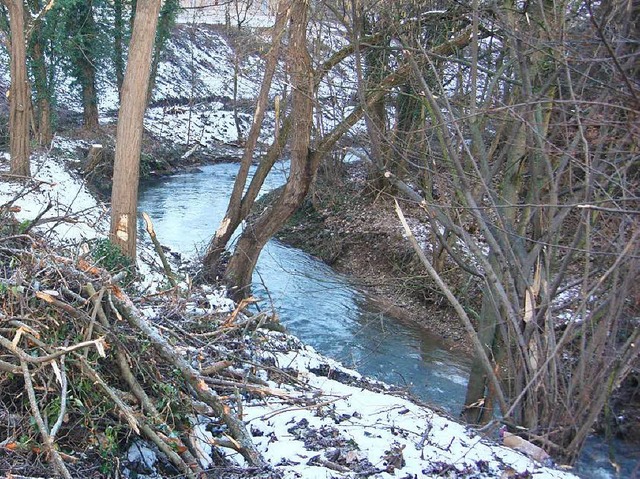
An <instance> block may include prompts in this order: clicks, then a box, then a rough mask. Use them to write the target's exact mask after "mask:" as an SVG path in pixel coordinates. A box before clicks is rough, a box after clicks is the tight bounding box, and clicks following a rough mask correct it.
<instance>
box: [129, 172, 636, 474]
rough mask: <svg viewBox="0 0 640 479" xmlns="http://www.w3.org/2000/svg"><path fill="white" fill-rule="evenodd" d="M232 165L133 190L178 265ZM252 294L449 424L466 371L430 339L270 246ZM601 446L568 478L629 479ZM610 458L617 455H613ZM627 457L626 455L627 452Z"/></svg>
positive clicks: (302, 256)
mask: <svg viewBox="0 0 640 479" xmlns="http://www.w3.org/2000/svg"><path fill="white" fill-rule="evenodd" d="M237 171H238V164H235V163H220V164H216V165H210V166H204V167H202V171H200V172H193V173H185V174H181V175H177V176H173V177H169V178H164V179H161V180H158V181H155V182H153V183H149V184H147V185H144V186H143V188H141V192H140V198H139V210H140V211H145V212H147V213H148V214H149V215H150V216H151V219H152V220H153V222H154V226H155V229H156V232H157V235H158V238H159V240H160V242H161V243H162V244H164V245H167V246H169V247H170V248H171V249H173V250H174V251H178V252H180V253H182V254H183V255H187V256H188V255H195V254H197V253H198V251H202V250H203V249H204V248H205V246H206V243H207V241H208V239H209V238H210V237H211V236H212V235H213V233H214V231H215V229H216V228H217V226H218V224H219V223H220V220H221V219H222V217H223V216H224V212H225V210H226V206H227V201H228V197H229V195H230V193H231V190H232V188H233V181H234V179H235V175H236V173H237ZM285 179H286V165H280V166H278V167H276V168H275V170H274V172H272V174H271V175H270V176H269V177H268V178H267V181H266V184H265V187H264V191H265V192H266V191H268V190H271V189H273V188H276V187H278V186H280V185H281V184H283V183H284V182H285ZM253 283H254V286H253V293H254V296H258V297H260V298H263V299H264V303H263V305H264V307H270V305H271V304H273V306H274V307H275V309H276V311H277V312H278V314H279V316H280V320H281V322H282V323H283V324H284V325H285V326H286V327H287V329H288V330H289V331H291V332H292V333H293V334H295V335H296V336H298V337H299V338H300V339H302V340H303V341H304V342H305V343H307V344H310V345H311V346H313V347H315V348H316V349H317V350H318V351H319V352H321V353H323V354H325V355H327V356H330V357H333V358H335V359H337V360H339V361H341V362H342V363H343V364H345V365H346V366H349V367H353V368H354V369H357V370H358V371H359V372H361V373H362V374H365V375H368V376H371V377H374V378H376V379H380V380H382V381H385V382H387V383H390V384H395V385H399V386H403V387H407V388H408V389H409V390H410V391H411V392H413V393H414V394H415V395H416V396H418V397H420V398H421V399H423V400H424V401H426V402H428V403H431V404H435V405H437V406H439V407H441V408H442V409H444V410H446V411H449V412H450V413H451V414H454V415H455V414H458V413H459V411H460V410H461V408H462V405H463V401H464V394H465V388H466V383H467V376H468V372H469V361H468V359H467V358H464V357H462V356H461V355H456V354H453V353H451V352H450V351H448V350H446V349H445V348H444V346H443V345H442V343H441V342H439V341H438V340H437V339H436V338H434V337H432V336H429V335H427V334H425V333H424V332H423V331H421V330H419V329H417V328H413V327H411V326H407V325H405V324H400V323H399V322H397V321H395V320H393V319H392V318H389V317H387V316H385V315H384V314H382V313H381V312H380V311H376V309H375V308H374V307H373V306H372V305H371V304H369V303H368V301H367V299H366V297H365V296H364V295H363V294H362V293H361V292H360V291H359V290H358V289H357V288H356V287H355V286H354V285H353V284H351V283H350V282H349V280H348V279H347V278H345V277H343V276H341V275H339V274H337V273H336V272H335V271H333V270H332V269H331V268H329V267H328V266H327V265H325V264H324V263H323V262H321V261H319V260H317V259H315V258H313V257H312V256H310V255H308V254H306V253H304V252H302V251H301V250H298V249H295V248H290V247H288V246H286V245H284V244H282V243H280V242H278V241H275V240H272V241H270V242H269V243H268V244H267V246H266V248H265V249H264V251H263V252H262V254H261V256H260V260H259V261H258V265H257V268H256V272H255V274H254V277H253ZM606 448H607V446H606V445H604V444H603V443H602V441H600V440H599V439H597V438H595V439H594V438H591V439H590V441H589V442H588V444H587V446H586V447H585V451H584V453H583V456H582V458H581V460H580V461H579V464H578V466H577V472H579V473H580V475H581V476H582V477H588V478H591V477H593V478H603V479H604V478H611V477H625V478H626V477H632V476H631V474H632V470H633V468H634V467H635V464H636V461H637V459H638V458H637V451H635V452H634V451H632V452H629V451H626V454H623V455H624V456H626V459H624V460H623V461H622V465H623V471H622V473H621V475H617V476H616V475H614V474H613V473H612V468H611V467H610V465H609V462H608V459H607V457H606V452H603V451H606ZM616 449H617V450H618V455H619V453H620V452H624V449H625V448H624V447H620V448H618V447H616ZM627 449H628V448H627Z"/></svg>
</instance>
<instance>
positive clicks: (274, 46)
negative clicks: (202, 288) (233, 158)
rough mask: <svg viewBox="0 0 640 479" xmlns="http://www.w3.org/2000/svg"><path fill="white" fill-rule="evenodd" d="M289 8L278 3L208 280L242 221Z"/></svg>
mask: <svg viewBox="0 0 640 479" xmlns="http://www.w3.org/2000/svg"><path fill="white" fill-rule="evenodd" d="M289 8H290V3H289V1H288V0H281V1H280V2H279V3H278V13H277V15H276V21H275V25H274V27H273V33H272V39H271V48H270V50H269V52H268V53H267V55H266V59H265V72H264V77H263V80H262V84H261V86H260V93H259V94H258V100H257V103H256V110H255V113H254V115H253V123H252V124H251V130H250V131H249V135H248V136H247V141H246V143H245V146H244V153H243V155H242V160H241V162H240V169H239V171H238V174H237V175H236V180H235V183H234V185H233V190H232V192H231V197H230V198H229V204H228V206H227V212H226V213H225V217H224V218H223V220H222V222H221V223H220V227H219V228H218V230H217V231H216V234H215V235H214V237H213V238H212V240H211V242H210V244H209V247H208V249H207V253H206V255H205V258H204V266H205V269H206V270H207V271H208V274H209V276H212V277H214V276H215V275H214V274H213V273H214V271H215V269H216V265H217V263H218V261H219V259H220V255H221V254H222V253H223V252H224V249H225V247H226V245H227V243H228V242H229V240H230V239H231V236H232V235H233V233H234V232H235V230H236V229H237V228H238V225H239V224H240V222H241V221H242V219H243V218H244V217H243V215H242V214H241V208H240V206H241V200H242V197H243V192H244V188H245V184H246V182H247V178H248V175H249V168H250V167H251V163H252V162H253V157H254V154H255V149H256V145H257V143H258V137H259V136H260V130H261V128H262V122H263V120H264V117H265V113H266V110H267V106H268V103H269V91H270V89H271V82H272V80H273V75H274V73H275V70H276V66H277V63H278V57H279V52H280V44H281V38H282V35H283V34H284V33H285V31H286V26H287V20H288V17H289V11H290V10H289Z"/></svg>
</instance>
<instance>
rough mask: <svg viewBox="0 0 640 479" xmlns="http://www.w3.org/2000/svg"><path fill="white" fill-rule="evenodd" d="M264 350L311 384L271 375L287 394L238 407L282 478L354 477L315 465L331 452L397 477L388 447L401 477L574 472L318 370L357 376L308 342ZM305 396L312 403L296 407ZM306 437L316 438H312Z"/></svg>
mask: <svg viewBox="0 0 640 479" xmlns="http://www.w3.org/2000/svg"><path fill="white" fill-rule="evenodd" d="M272 336H274V337H276V336H278V333H272ZM281 339H282V338H281ZM282 340H284V339H282ZM289 344H291V341H289ZM271 356H272V358H273V359H274V360H275V362H276V366H278V367H280V368H283V369H284V370H285V371H288V372H289V374H293V375H294V376H295V375H297V377H298V379H299V380H302V381H303V382H304V385H305V386H307V387H309V388H311V391H309V392H305V391H303V390H301V389H302V388H293V387H292V386H289V385H286V384H284V385H283V384H278V383H273V382H272V383H271V386H272V387H274V388H280V389H284V390H287V391H289V394H290V396H291V398H292V399H291V400H290V401H286V400H285V401H283V400H282V399H281V398H267V399H261V400H260V401H257V400H254V401H252V402H250V403H249V404H246V405H244V406H243V412H244V415H245V416H244V419H245V422H246V423H247V424H248V426H249V428H250V430H251V431H252V432H253V434H254V440H255V442H256V444H257V447H258V449H259V450H260V451H261V452H262V453H263V454H264V456H265V458H266V459H267V460H268V461H269V462H270V463H271V464H272V465H276V464H282V465H279V466H277V467H276V468H277V469H279V470H280V471H281V472H282V473H283V476H284V477H286V478H288V477H291V478H293V477H304V478H329V477H358V475H357V473H356V472H353V471H349V472H347V471H344V472H340V471H336V470H333V469H327V468H325V467H319V466H318V464H322V463H323V461H325V462H326V461H329V462H335V461H336V459H333V460H332V461H330V460H329V459H327V458H328V457H331V458H336V457H337V458H338V459H337V460H338V462H339V463H340V464H341V465H343V464H347V465H348V466H351V467H352V468H353V469H357V467H356V466H358V465H359V466H363V465H365V464H369V470H371V469H376V470H378V472H377V473H376V474H374V475H372V476H371V477H376V478H392V477H397V476H395V475H394V471H393V469H394V468H391V467H389V463H390V462H393V461H392V456H393V454H391V453H390V451H391V450H394V451H395V452H396V456H399V457H400V458H401V459H403V460H404V464H405V465H404V466H402V463H401V461H400V460H398V463H397V465H396V467H395V469H399V470H400V471H401V474H402V476H401V477H431V476H434V477H435V476H438V475H439V474H440V473H442V472H443V468H444V469H446V470H448V471H449V477H478V478H479V477H499V476H500V475H501V474H502V473H503V472H505V471H506V470H513V471H515V472H516V473H518V474H524V473H525V472H526V471H528V472H529V473H531V474H532V477H535V478H569V477H574V476H572V475H571V474H569V473H567V472H563V471H559V470H555V469H550V468H546V467H541V466H540V465H539V464H537V463H536V462H535V461H533V460H531V459H529V458H527V457H525V456H523V455H522V454H520V453H518V452H516V451H514V450H511V449H508V448H506V447H503V446H499V445H497V444H495V443H492V442H491V441H489V440H486V439H484V438H482V437H480V436H479V435H477V434H476V433H474V432H473V431H472V430H470V429H469V428H467V427H465V426H463V425H461V424H458V423H457V422H455V421H452V420H451V419H449V418H446V417H444V416H442V415H439V414H437V413H435V412H434V411H432V410H430V409H428V408H426V407H423V406H420V405H417V404H415V403H414V402H412V401H410V400H409V399H407V398H403V397H398V396H395V395H392V394H389V393H382V392H376V391H372V390H368V389H365V388H363V387H362V386H361V385H349V384H344V383H342V382H338V381H336V380H334V379H328V378H327V377H323V376H319V375H318V374H316V373H315V372H317V371H318V370H321V369H322V367H323V366H324V367H325V369H327V367H328V369H329V370H331V371H339V372H340V373H341V375H342V376H345V375H346V376H349V377H350V378H352V379H353V381H357V380H360V379H362V376H360V375H359V374H358V373H357V372H355V371H352V370H348V369H346V368H344V367H342V366H341V365H340V364H339V363H337V362H335V361H333V360H330V359H328V358H325V357H323V356H321V355H319V354H318V353H317V352H316V351H315V350H313V348H310V347H308V346H302V345H301V346H300V347H299V348H298V349H294V350H291V351H284V352H275V353H271ZM378 384H379V383H378ZM311 398H313V401H315V402H314V404H313V405H310V406H301V404H304V401H305V400H306V401H309V400H310V399H311ZM314 440H319V441H318V443H317V444H314ZM323 455H324V456H325V457H324V458H323V457H322V456H323ZM317 456H320V459H318V458H317ZM365 461H368V462H365ZM356 463H357V464H356ZM343 467H344V466H343ZM385 469H386V471H385Z"/></svg>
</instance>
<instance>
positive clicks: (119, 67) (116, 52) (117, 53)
mask: <svg viewBox="0 0 640 479" xmlns="http://www.w3.org/2000/svg"><path fill="white" fill-rule="evenodd" d="M122 1H123V0H114V2H113V15H114V17H113V66H114V68H115V73H116V84H117V85H118V94H120V93H121V92H122V83H123V82H124V56H123V48H122V38H123V36H124V19H123V17H122Z"/></svg>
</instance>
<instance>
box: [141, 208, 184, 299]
mask: <svg viewBox="0 0 640 479" xmlns="http://www.w3.org/2000/svg"><path fill="white" fill-rule="evenodd" d="M142 218H143V219H144V224H145V226H146V228H147V233H149V237H150V238H151V242H152V243H153V248H154V249H155V250H156V253H158V256H159V257H160V261H161V262H162V268H163V269H164V273H165V275H166V276H167V279H168V280H169V283H170V284H171V286H172V287H174V288H175V287H176V286H178V283H176V279H175V276H174V274H173V271H171V266H169V262H168V261H167V257H166V256H165V254H164V251H163V250H162V245H161V244H160V241H158V238H157V236H156V232H155V230H154V229H153V223H152V222H151V218H149V215H148V214H147V213H144V212H143V213H142Z"/></svg>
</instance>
